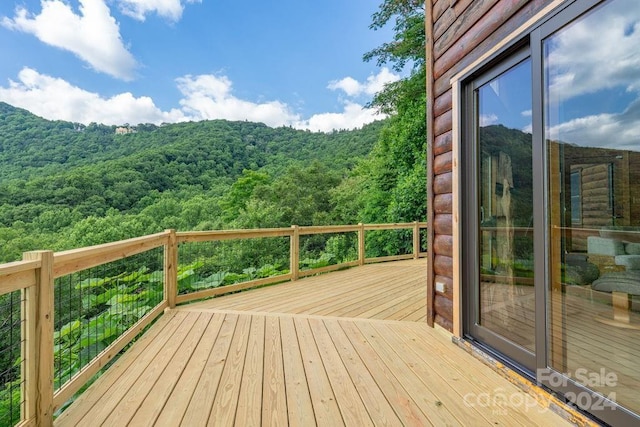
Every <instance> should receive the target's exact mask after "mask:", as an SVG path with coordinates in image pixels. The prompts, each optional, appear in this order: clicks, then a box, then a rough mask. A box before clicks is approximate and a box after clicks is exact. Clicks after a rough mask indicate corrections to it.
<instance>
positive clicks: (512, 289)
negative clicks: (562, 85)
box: [475, 59, 535, 353]
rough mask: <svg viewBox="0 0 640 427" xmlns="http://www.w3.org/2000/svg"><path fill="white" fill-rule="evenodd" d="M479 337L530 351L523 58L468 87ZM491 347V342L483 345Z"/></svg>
mask: <svg viewBox="0 0 640 427" xmlns="http://www.w3.org/2000/svg"><path fill="white" fill-rule="evenodd" d="M475 98H476V105H477V110H476V118H475V121H476V130H475V132H476V140H477V153H478V157H477V162H478V165H477V167H478V182H477V187H478V188H477V194H478V209H479V212H478V217H479V232H478V233H479V235H478V246H479V248H478V257H479V258H478V263H479V271H478V277H477V281H478V289H477V295H478V302H477V303H478V307H477V310H478V311H477V314H476V322H477V324H476V327H477V329H479V330H480V335H481V336H482V335H483V333H484V335H487V336H494V337H496V338H497V339H498V340H503V341H505V342H507V343H508V344H509V345H515V346H517V347H520V348H523V349H526V350H527V351H528V352H531V353H533V352H534V350H535V292H534V277H533V270H534V268H533V168H532V136H531V61H530V60H529V59H525V60H523V61H521V62H519V63H517V64H515V65H513V66H512V67H511V68H509V69H507V70H505V71H503V72H500V73H499V74H497V75H494V77H493V78H491V79H490V80H488V81H486V82H480V83H479V85H478V86H477V88H476V91H475ZM489 344H490V345H492V346H493V345H494V343H493V342H489Z"/></svg>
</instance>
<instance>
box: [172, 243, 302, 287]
mask: <svg viewBox="0 0 640 427" xmlns="http://www.w3.org/2000/svg"><path fill="white" fill-rule="evenodd" d="M289 242H290V238H289V237H288V236H285V237H264V238H251V239H241V240H240V239H239V240H216V241H205V242H185V243H181V244H180V246H179V247H178V293H179V294H188V293H191V292H196V291H200V290H205V289H211V288H217V287H223V286H227V285H232V284H236V283H242V282H248V281H251V280H256V279H263V278H267V277H273V276H280V275H284V274H288V273H289V246H290V243H289Z"/></svg>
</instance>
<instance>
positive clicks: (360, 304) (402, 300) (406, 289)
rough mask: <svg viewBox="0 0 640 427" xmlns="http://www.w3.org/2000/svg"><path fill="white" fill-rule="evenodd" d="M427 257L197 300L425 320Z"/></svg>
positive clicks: (267, 308) (222, 304)
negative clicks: (206, 299)
mask: <svg viewBox="0 0 640 427" xmlns="http://www.w3.org/2000/svg"><path fill="white" fill-rule="evenodd" d="M426 280H427V266H426V260H425V259H418V260H406V261H399V262H393V263H383V264H370V265H365V266H362V267H358V268H352V269H349V270H342V271H337V272H333V273H330V274H325V275H320V276H311V277H305V278H303V279H300V280H298V281H296V282H291V283H283V284H280V285H274V286H268V287H264V288H260V289H255V290H251V291H249V292H243V293H238V294H233V295H227V296H223V297H218V298H213V299H210V300H208V301H203V302H198V303H196V304H194V305H195V306H197V307H199V308H216V309H227V310H243V311H247V310H248V311H258V312H271V313H297V314H317V315H322V316H344V317H364V318H376V319H390V320H405V319H409V318H410V319H412V320H415V321H422V320H425V319H426V316H427V312H426V302H425V301H426V297H427V294H426Z"/></svg>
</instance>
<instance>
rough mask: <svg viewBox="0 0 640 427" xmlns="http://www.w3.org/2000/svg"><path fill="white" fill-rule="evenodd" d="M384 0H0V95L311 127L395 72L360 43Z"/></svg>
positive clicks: (90, 115)
mask: <svg viewBox="0 0 640 427" xmlns="http://www.w3.org/2000/svg"><path fill="white" fill-rule="evenodd" d="M381 1H382V0H348V1H344V0H323V1H321V2H318V1H315V2H311V1H304V0H302V1H293V0H279V1H276V2H265V1H264V0H262V1H254V0H248V1H242V2H239V1H222V0H2V1H1V2H0V54H1V55H2V60H1V61H0V101H4V102H7V103H9V104H12V105H14V106H17V107H21V108H25V109H27V110H29V111H32V112H33V113H35V114H37V115H39V116H42V117H45V118H48V119H61V120H68V121H74V122H81V123H85V124H87V123H90V122H98V123H105V124H124V123H131V124H137V123H148V122H150V123H156V124H159V123H162V122H178V121H186V120H202V119H216V118H224V119H230V120H245V119H246V120H250V121H258V122H264V123H266V124H268V125H270V126H283V125H284V126H293V127H296V128H300V129H311V130H313V131H329V130H331V129H334V128H337V129H346V128H355V127H360V126H362V125H363V124H365V123H368V122H370V121H373V120H375V119H379V118H381V117H380V116H378V115H376V114H375V111H372V110H369V109H366V108H364V105H365V104H366V103H367V102H368V101H369V100H371V97H372V95H373V94H374V93H375V92H377V91H378V90H380V89H381V88H382V87H383V85H384V84H385V83H388V82H390V81H394V80H397V79H398V78H399V76H398V75H397V73H394V72H392V71H390V70H389V69H387V68H384V67H382V68H380V67H378V66H376V64H375V61H374V62H369V63H365V62H363V61H362V55H363V54H364V53H365V52H367V51H369V50H371V49H373V48H375V47H377V46H379V45H380V44H382V43H383V42H385V41H390V40H391V39H392V37H393V32H392V29H391V28H385V29H382V30H378V31H373V30H370V29H369V24H370V23H371V15H372V14H373V13H374V12H375V11H376V10H377V8H378V6H379V4H380V3H381Z"/></svg>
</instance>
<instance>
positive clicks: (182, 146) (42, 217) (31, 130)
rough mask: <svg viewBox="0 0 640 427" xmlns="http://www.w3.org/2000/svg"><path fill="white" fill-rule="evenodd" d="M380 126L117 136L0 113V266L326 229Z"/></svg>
mask: <svg viewBox="0 0 640 427" xmlns="http://www.w3.org/2000/svg"><path fill="white" fill-rule="evenodd" d="M383 126H384V122H382V121H381V122H375V123H372V124H370V125H367V126H365V127H364V128H363V129H359V130H354V131H336V132H333V133H328V134H324V133H312V132H309V131H301V130H295V129H291V128H286V127H281V128H276V129H274V128H270V127H267V126H265V125H263V124H259V123H250V122H229V121H224V120H215V121H202V122H196V123H180V124H171V125H164V126H154V125H138V126H135V128H134V127H131V129H135V130H136V132H135V133H126V134H116V127H115V126H104V125H97V124H91V125H89V126H82V125H78V124H74V123H69V122H63V121H48V120H44V119H41V118H39V117H36V116H34V115H32V114H31V113H29V112H27V111H25V110H21V109H17V108H14V107H11V106H9V105H7V104H3V103H0V261H8V260H13V259H17V258H18V257H19V256H20V254H21V252H22V251H25V250H30V249H37V248H53V249H64V248H70V247H75V246H80V245H89V244H96V243H101V242H105V241H109V240H114V239H120V238H126V237H132V236H136V235H141V234H145V233H152V232H156V231H160V230H162V229H165V228H177V229H211V228H229V227H256V226H265V227H268V226H281V225H287V226H288V225H290V224H292V223H298V224H300V225H308V224H311V223H321V222H325V223H326V222H329V221H332V219H331V218H329V217H328V212H329V211H331V210H332V204H331V202H330V201H329V198H330V194H329V190H330V189H332V188H334V187H336V186H337V185H338V184H339V183H340V182H341V181H342V179H343V178H344V177H345V176H346V175H347V174H348V172H349V170H351V169H352V168H353V167H354V165H355V164H356V162H358V161H359V160H360V159H362V158H364V157H366V156H367V155H368V153H369V152H370V151H371V149H372V147H373V146H374V145H375V143H376V141H377V140H378V137H379V134H380V130H381V129H382V127H383Z"/></svg>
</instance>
